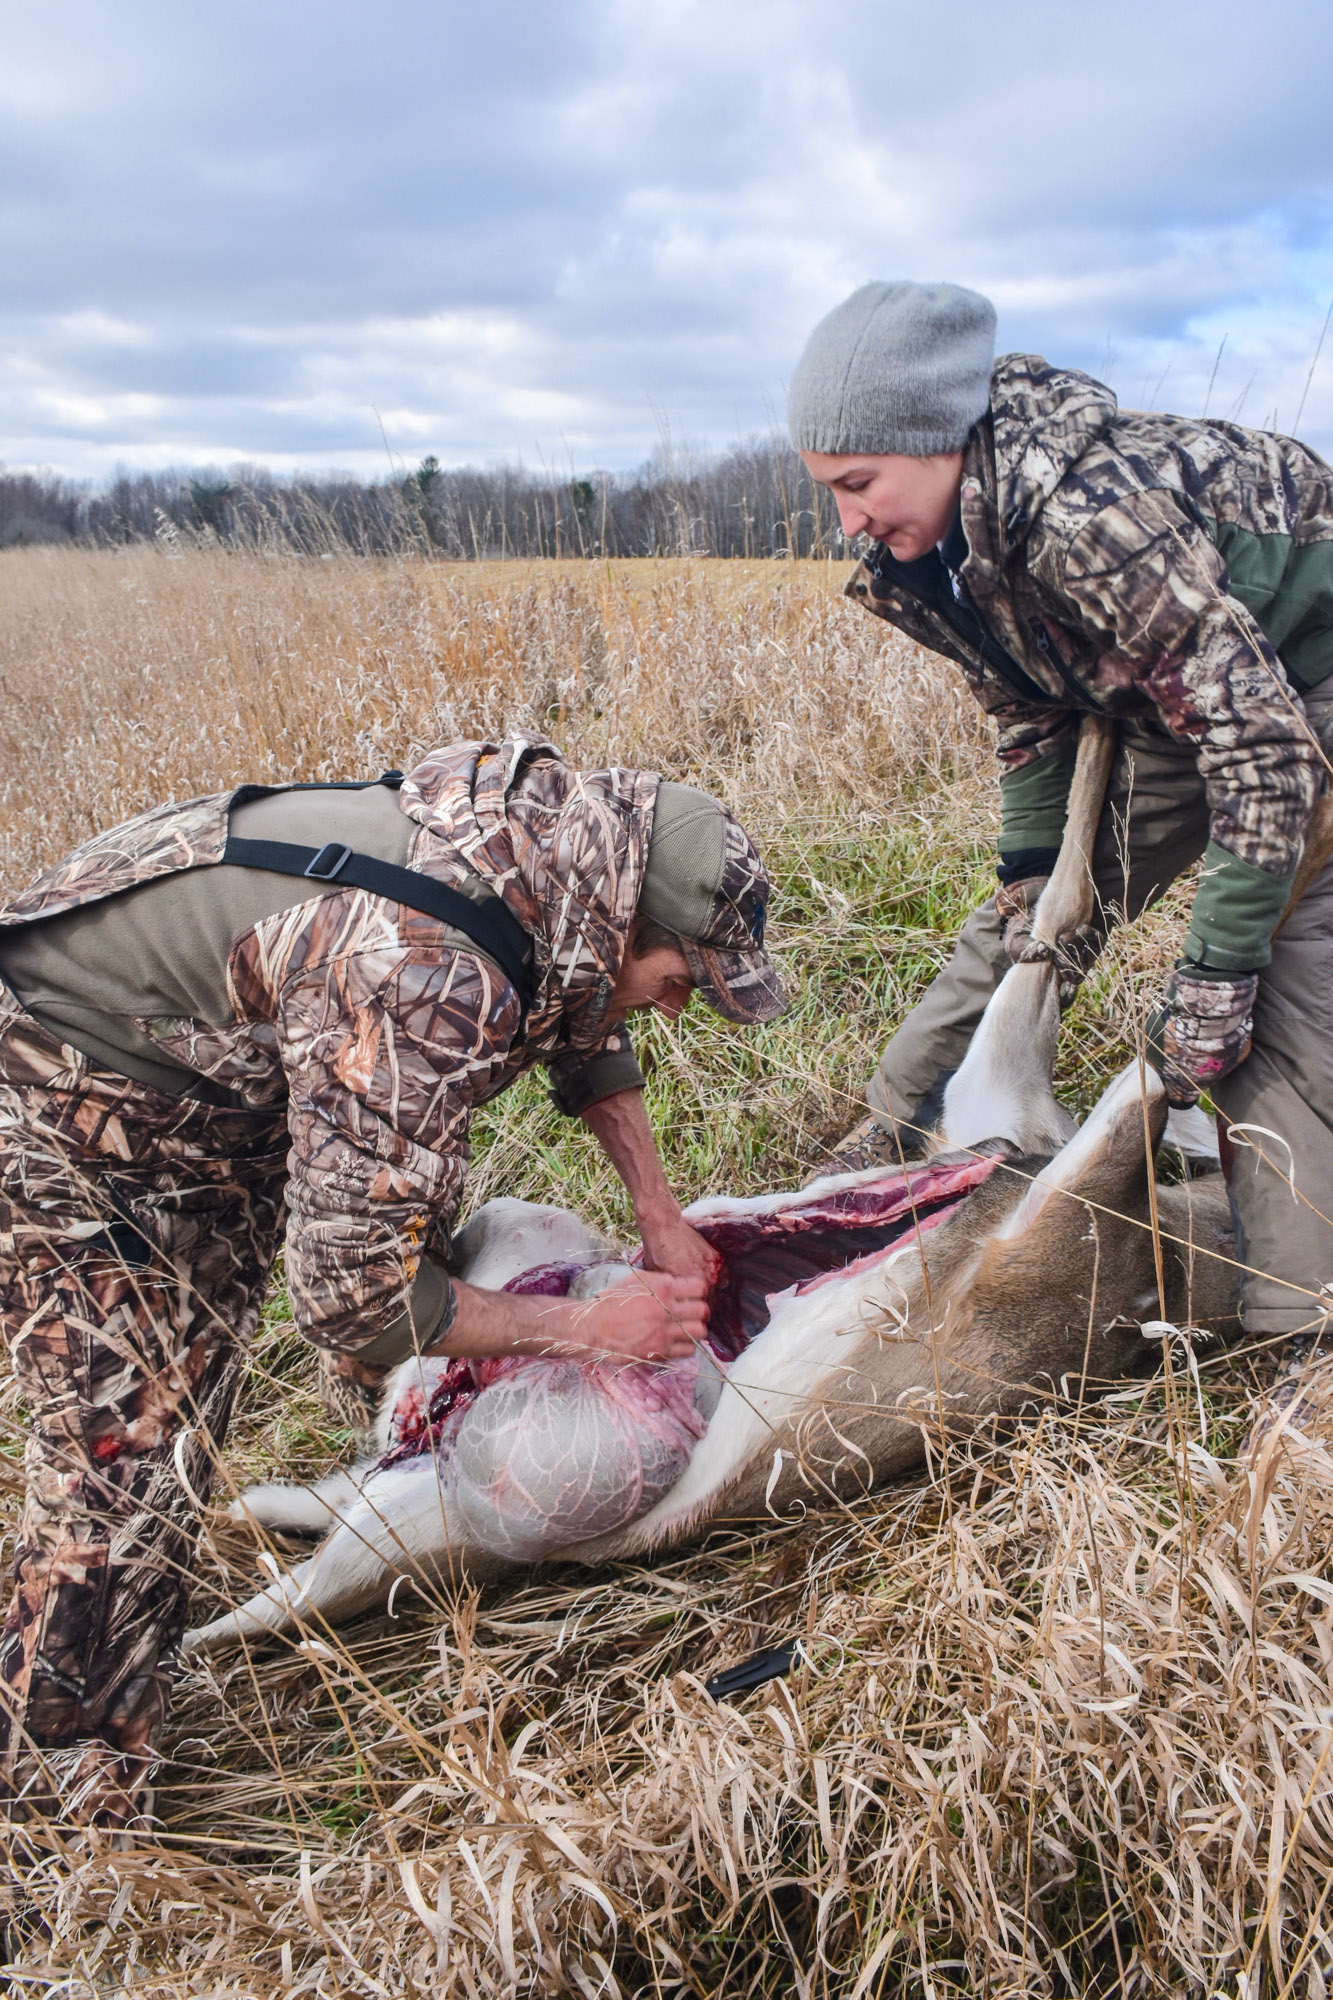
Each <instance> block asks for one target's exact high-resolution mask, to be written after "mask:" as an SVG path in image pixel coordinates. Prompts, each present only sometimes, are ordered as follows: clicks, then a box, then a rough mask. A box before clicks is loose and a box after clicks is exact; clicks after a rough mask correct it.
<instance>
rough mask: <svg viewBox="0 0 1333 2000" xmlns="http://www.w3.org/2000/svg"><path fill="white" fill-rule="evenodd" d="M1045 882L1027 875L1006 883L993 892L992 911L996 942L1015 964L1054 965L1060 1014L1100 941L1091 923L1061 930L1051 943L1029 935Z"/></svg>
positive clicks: (1085, 972)
mask: <svg viewBox="0 0 1333 2000" xmlns="http://www.w3.org/2000/svg"><path fill="white" fill-rule="evenodd" d="M1046 882H1047V877H1046V876H1045V875H1032V876H1029V878H1028V880H1027V881H1025V882H1006V883H1005V884H1004V886H1003V887H1002V888H1001V889H1000V890H999V891H998V892H997V894H996V897H995V910H996V914H997V916H998V917H999V919H1000V942H1001V943H1002V944H1003V946H1004V948H1005V951H1006V952H1007V953H1008V955H1009V957H1010V958H1011V959H1012V960H1013V962H1014V964H1015V965H1042V964H1045V963H1047V962H1050V963H1051V964H1053V965H1054V966H1055V972H1056V987H1057V991H1058V993H1059V997H1060V1012H1061V1013H1062V1014H1063V1013H1064V1011H1065V1009H1066V1008H1067V1007H1068V1006H1070V1005H1071V1003H1072V1001H1073V998H1074V995H1075V994H1076V993H1077V992H1078V989H1079V987H1080V986H1081V985H1082V984H1083V981H1084V979H1085V978H1086V977H1087V972H1088V967H1089V966H1090V965H1091V964H1092V962H1093V960H1094V959H1095V958H1096V956H1097V954H1098V952H1099V951H1100V950H1101V948H1102V940H1101V938H1100V936H1099V935H1098V933H1097V932H1096V931H1095V930H1094V929H1093V927H1092V925H1091V924H1080V925H1079V926H1078V928H1077V930H1072V931H1061V933H1060V935H1059V937H1058V938H1057V939H1056V941H1055V943H1054V944H1047V943H1046V941H1045V940H1044V939H1043V938H1036V937H1033V935H1032V917H1033V913H1034V911H1035V910H1036V907H1037V898H1038V897H1039V896H1040V895H1041V892H1042V890H1043V889H1044V888H1045V887H1046Z"/></svg>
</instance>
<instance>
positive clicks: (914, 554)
mask: <svg viewBox="0 0 1333 2000" xmlns="http://www.w3.org/2000/svg"><path fill="white" fill-rule="evenodd" d="M994 328H995V314H994V311H993V309H992V307H991V305H990V304H989V302H988V301H987V300H985V299H983V298H981V297H979V296H978V294H976V293H974V292H968V291H964V290H962V289H961V288H959V287H957V286H953V285H916V284H907V283H900V284H874V285H866V286H864V287H863V288H862V289H861V290H860V291H858V292H855V293H853V295H852V296H851V297H850V298H849V299H847V300H845V301H844V302H843V304H842V305H841V306H839V307H837V308H836V309H835V310H834V311H833V312H832V313H830V314H829V315H828V317H827V318H826V319H825V320H823V321H822V322H821V323H820V325H819V326H818V327H817V328H816V330H815V332H814V334H813V335H812V337H811V339H810V342H809V343H808V345H807V348H806V350H805V353H804V355H803V356H802V359H801V362H800V364H799V366H798V368H797V370H796V372H795V374H794V376H793V380H792V388H791V398H790V405H789V417H790V428H791V436H792V441H793V443H794V444H795V446H796V447H797V449H798V450H799V451H800V452H801V453H802V456H803V457H804V459H805V461H806V464H807V465H808V466H809V468H810V470H811V472H812V473H813V475H814V477H815V478H816V479H817V480H818V481H820V482H821V483H822V484H824V485H826V486H827V487H828V488H829V489H830V491H831V492H832V493H833V495H834V497H835V499H836V501H837V505H838V510H839V514H840V516H841V519H842V525H843V529H844V532H845V533H846V534H847V535H848V536H849V537H851V536H857V535H862V534H864V535H866V536H868V537H869V538H870V540H871V548H870V552H869V554H868V555H867V556H866V557H865V559H864V560H863V561H862V562H861V563H860V564H859V565H858V567H857V570H856V572H855V574H854V575H853V577H852V579H851V581H850V583H849V584H848V592H849V594H850V595H851V596H852V597H853V598H854V599H855V600H856V601H857V602H859V603H861V604H863V605H864V606H865V607H866V608H867V609H868V610H870V611H872V612H874V613H875V614H876V615H877V616H878V617H881V618H884V619H887V620H888V621H889V622H890V623H891V624H892V625H894V626H896V627H897V628H898V629H899V630H901V631H904V632H906V633H908V634H909V635H910V636H911V637H912V638H913V639H916V640H919V641H920V642H921V643H922V644H923V645H925V646H928V647H929V648H931V650H932V651H934V652H937V653H941V654H943V655H944V656H945V657H946V658H947V659H950V660H952V661H953V662H955V664H956V665H957V666H959V667H960V668H961V669H962V671H963V673H964V675H965V676H966V678H967V680H968V682H969V684H970V686H971V687H972V689H973V691H974V693H975V694H976V696H977V698H978V700H979V701H980V702H981V704H982V706H983V707H984V708H985V709H986V710H987V711H988V712H989V713H990V714H991V715H993V716H994V718H995V721H996V724H997V728H998V745H997V747H998V751H999V758H1000V798H1001V829H1000V837H999V857H998V875H999V881H1000V888H999V892H998V894H997V895H996V896H994V897H992V898H991V899H989V900H988V901H987V902H986V903H985V904H983V905H982V907H981V909H979V910H978V911H976V912H975V913H974V914H973V916H972V917H971V918H970V919H969V920H968V922H967V924H966V925H965V926H964V928H963V931H962V933H961V935H960V937H959V939H958V943H957V947H956V950H955V952H954V955H953V958H952V960H951V961H950V963H949V965H948V966H947V967H946V968H945V970H944V971H943V972H942V973H941V974H940V975H939V977H938V978H937V979H936V980H935V982H934V984H933V985H932V986H931V987H930V989H929V990H928V992H927V993H926V994H925V996H924V997H923V999H922V1000H921V1002H920V1003H919V1005H918V1006H917V1007H916V1008H915V1009H914V1010H913V1012H912V1013H911V1014H909V1016H908V1017H907V1019H906V1020H905V1021H904V1023H903V1024H902V1026H901V1027H900V1028H899V1030H898V1032H897V1033H896V1034H895V1035H894V1037H893V1039H892V1041H891V1042H890V1043H889V1045H888V1047H887V1049H886V1050H885V1053H884V1055H883V1058H882V1059H881V1062H880V1064H879V1067H878V1069H877V1071H876V1073H875V1075H874V1076H873V1078H872V1079H871V1082H870V1085H869V1088H868V1091H867V1101H868V1104H869V1106H870V1110H871V1116H870V1117H869V1118H867V1119H865V1120H863V1121H862V1123H861V1124H860V1125H858V1126H857V1127H856V1128H855V1129H854V1130H853V1131H852V1132H851V1133H849V1134H848V1136H847V1139H846V1140H844V1142H843V1144H842V1146H841V1147H840V1148H839V1149H838V1151H837V1154H836V1155H835V1157H836V1158H838V1159H839V1160H840V1161H841V1162H842V1163H843V1164H846V1165H853V1164H862V1163H865V1162H866V1161H868V1160H871V1159H874V1158H876V1157H880V1156H883V1155H885V1154H889V1153H896V1152H897V1151H900V1150H910V1149H912V1148H913V1147H914V1146H915V1145H916V1144H918V1143H919V1141H920V1138H921V1136H922V1135H923V1134H924V1132H925V1131H926V1130H928V1129H929V1127H930V1126H931V1125H932V1123H933V1122H934V1120H935V1119H936V1118H937V1117H938V1115H939V1111H940V1108H941V1103H942V1097H943V1091H944V1086H945V1084H946V1083H947V1081H948V1079H949V1077H950V1076H951V1075H952V1073H953V1071H954V1070H955V1069H956V1068H957V1066H958V1064H959V1062H960V1061H961V1060H962V1056H963V1054H964V1052H965V1050H966V1048H967V1045H968V1042H969V1040H970V1038H971V1035H972V1033H973V1031H974V1029H975V1027H976V1024H977V1022H978V1020H979V1019H980V1016H981V1013H982V1010H983V1009H984V1007H985V1004H986V1001H987V1000H988V999H989V997H990V995H991V993H992V991H993V990H994V987H995V985H996V984H997V982H998V980H999V979H1000V977H1001V976H1002V974H1003V972H1004V971H1005V969H1006V968H1007V966H1008V965H1009V964H1010V963H1011V962H1013V961H1015V960H1022V959H1024V958H1030V957H1031V956H1033V955H1034V954H1036V953H1039V952H1042V948H1041V947H1039V946H1037V945H1036V944H1035V942H1034V940H1033V938H1032V936H1031V931H1030V926H1029V914H1030V911H1031V908H1032V906H1033V904H1034V903H1035V901H1036V897H1037V895H1038V894H1039V893H1040V890H1041V888H1042V886H1043V883H1044V881H1045V878H1046V876H1047V874H1048V873H1049V871H1050V869H1051V867H1052V865H1053V863H1054V860H1055V855H1056V851H1057V849H1058V847H1059V843H1060V836H1061V832H1062V830H1063V826H1064V818H1065V803H1066V799H1067V796H1068V791H1069V782H1070V776H1071V772H1072V769H1073V759H1074V747H1075V741H1076V737H1077V733H1078V726H1079V721H1080V718H1081V716H1082V715H1083V714H1084V713H1087V712H1089V711H1092V712H1097V713H1101V714H1103V715H1107V716H1111V717H1114V718H1116V721H1117V729H1118V738H1119V749H1118V753H1117V760H1116V765H1115V768H1114V770H1113V774H1112V780H1111V786H1110V791H1109V796H1108V800H1107V806H1106V810H1105V813H1104V815H1103V821H1102V826H1101V831H1100V834H1099V838H1098V843H1097V848H1096V851H1095V853H1094V855H1093V857H1092V864H1093V874H1094V877H1095V881H1096V886H1097V891H1098V898H1099V908H1098V918H1097V922H1096V924H1095V925H1094V926H1093V928H1092V931H1091V933H1090V934H1089V935H1086V936H1081V937H1078V938H1070V939H1067V940H1062V941H1061V950H1060V954H1059V957H1060V962H1061V968H1062V971H1063V973H1064V975H1065V977H1064V980H1063V982H1062V984H1063V989H1064V997H1065V998H1066V999H1067V998H1068V997H1071V996H1072V993H1073V991H1074V990H1075V988H1076V986H1077V983H1078V980H1079V979H1080V977H1081V976H1082V973H1083V972H1084V970H1085V969H1086V966H1087V963H1088V962H1089V960H1090V957H1091V955H1092V954H1093V953H1094V952H1095V951H1096V949H1097V948H1098V946H1099V945H1100V943H1101V942H1102V940H1103V939H1104V937H1105V933H1106V929H1107V927H1108V926H1109V925H1110V924H1111V923H1113V922H1115V921H1117V920H1119V919H1121V918H1123V917H1126V916H1129V917H1133V916H1136V915H1138V913H1139V912H1140V911H1141V910H1143V909H1144V908H1145V907H1147V905H1148V904H1150V903H1151V902H1153V901H1154V900H1155V899H1156V898H1158V897H1160V896H1161V894H1162V893H1163V891H1164V890H1165V889H1166V888H1167V886H1168V885H1169V884H1170V883H1171V882H1172V881H1173V880H1174V878H1175V877H1176V876H1177V875H1179V874H1180V873H1181V872H1182V871H1184V870H1185V869H1187V868H1188V867H1190V866H1191V865H1192V864H1193V863H1195V862H1197V861H1199V860H1200V859H1202V864H1203V866H1202V869H1201V872H1200V877H1199V883H1198V887H1197V890H1196V892H1195V895H1194V900H1193V905H1192V909H1191V913H1190V920H1189V925H1188V929H1187V933H1186V936H1185V941H1184V952H1183V956H1182V957H1181V959H1180V961H1179V963H1178V964H1177V966H1176V968H1175V972H1174V974H1173V976H1172V978H1171V980H1170V982H1169V984H1168V986H1167V990H1166V994H1165V996H1164V1001H1163V1007H1162V1009H1161V1012H1160V1014H1159V1017H1158V1019H1157V1022H1156V1025H1155V1030H1154V1031H1153V1034H1152V1045H1153V1051H1154V1053H1155V1056H1156V1060H1157V1061H1158V1063H1159V1065H1160V1066H1161V1067H1162V1069H1163V1074H1164V1077H1165V1080H1166V1083H1167V1089H1168V1095H1169V1096H1170V1098H1171V1100H1172V1101H1173V1102H1174V1103H1177V1104H1187V1103H1191V1102H1193V1101H1194V1100H1195V1099H1196V1098H1197V1097H1198V1095H1199V1093H1200V1091H1201V1090H1205V1089H1206V1090H1207V1091H1209V1092H1210V1093H1211V1095H1212V1098H1213V1100H1214V1103H1215V1104H1216V1106H1217V1108H1218V1110H1219V1112H1220V1113H1221V1116H1222V1126H1223V1131H1224V1135H1225V1133H1226V1132H1227V1131H1230V1132H1231V1133H1232V1134H1234V1135H1235V1138H1236V1140H1237V1142H1238V1146H1237V1149H1236V1150H1233V1149H1232V1148H1231V1147H1230V1146H1226V1145H1224V1154H1225V1157H1226V1164H1227V1171H1228V1175H1229V1180H1230V1186H1231V1191H1232V1195H1233V1198H1234V1206H1235V1210H1236V1214H1237V1219H1238V1223H1239V1237H1240V1249H1239V1254H1240V1257H1241V1260H1242V1263H1243V1265H1244V1267H1245V1268H1244V1276H1243V1317H1244V1324H1245V1326H1246V1328H1247V1330H1248V1331H1250V1332H1251V1333H1255V1334H1261V1335H1263V1334H1267V1335H1274V1334H1276V1335H1292V1334H1296V1333H1302V1334H1307V1335H1309V1334H1313V1333H1315V1332H1317V1330H1318V1329H1319V1328H1320V1327H1321V1326H1322V1325H1323V1324H1324V1323H1325V1318H1326V1309H1327V1308H1328V1307H1329V1304H1330V1300H1331V1299H1333V1289H1331V1287H1333V1223H1331V1222H1330V1218H1331V1217H1333V865H1328V866H1324V867H1323V868H1322V870H1321V871H1320V872H1318V873H1317V874H1316V876H1315V879H1314V880H1313V882H1312V883H1311V884H1310V886H1309V887H1308V889H1307V890H1306V892H1305V894H1304V896H1303V898H1302V900H1301V902H1300V903H1299V906H1298V907H1297V909H1296V911H1295V912H1294V914H1293V915H1292V917H1291V919H1290V920H1289V921H1288V922H1286V923H1285V924H1283V926H1282V930H1281V935H1280V936H1276V935H1275V931H1276V928H1277V925H1278V922H1279V919H1280V918H1281V916H1282V913H1283V910H1284V907H1285V906H1286V904H1287V902H1288V898H1289V896H1290V894H1291V890H1292V885H1293V881H1294V878H1295V874H1296V869H1297V865H1298V863H1299V861H1300V859H1301V855H1302V849H1303V845H1304V843H1305V839H1306V834H1307V831H1308V829H1309V827H1310V822H1311V814H1312V810H1313V807H1314V805H1315V801H1316V799H1317V797H1318V795H1319V793H1320V791H1321V789H1322V788H1323V787H1324V785H1325V782H1326V778H1327V774H1328V773H1329V771H1330V768H1333V767H1330V763H1329V752H1330V750H1333V678H1331V676H1333V472H1331V471H1330V469H1329V467H1328V466H1327V465H1326V464H1325V463H1324V462H1323V460H1322V459H1320V458H1319V457H1317V456H1316V454H1315V453H1314V452H1312V451H1310V450H1309V449H1307V447H1306V446H1304V445H1302V444H1299V443H1297V442H1296V440H1295V439H1293V438H1287V437H1280V436H1276V435H1274V434H1271V433H1269V432H1261V431H1248V430H1243V429H1241V428H1240V427H1238V426H1237V425H1235V424H1228V423H1221V422H1210V421H1204V420H1199V421H1189V420H1186V419H1183V418H1179V417H1170V416H1156V415H1145V414H1143V413H1142V412H1138V411H1121V410H1119V409H1118V408H1117V405H1116V399H1115V397H1114V396H1113V395H1112V393H1111V392H1110V390H1109V389H1106V388H1105V387H1103V385H1102V384H1101V383H1099V382H1095V381H1093V380H1091V379H1090V378H1089V377H1088V376H1086V375H1081V374H1079V373H1077V372H1076V371H1075V370H1072V369H1060V368H1053V367H1051V366H1050V365H1049V364H1048V363H1047V362H1045V361H1043V360H1041V359H1040V358H1039V357H1037V356H1034V355H1027V354H1008V355H1004V356H1002V357H1001V358H1000V359H999V360H998V361H995V362H992V353H993V340H994ZM1241 1127H1245V1128H1248V1129H1247V1131H1246V1132H1241V1130H1240V1128H1241ZM1242 1146H1243V1150H1241V1149H1240V1147H1242Z"/></svg>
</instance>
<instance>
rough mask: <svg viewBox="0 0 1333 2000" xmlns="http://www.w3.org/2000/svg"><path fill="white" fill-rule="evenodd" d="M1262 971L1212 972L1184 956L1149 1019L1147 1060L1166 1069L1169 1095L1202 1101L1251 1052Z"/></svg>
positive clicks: (1180, 1103) (1172, 1100) (1178, 1101)
mask: <svg viewBox="0 0 1333 2000" xmlns="http://www.w3.org/2000/svg"><path fill="white" fill-rule="evenodd" d="M1258 986H1259V979H1258V974H1257V973H1253V972H1230V973H1210V972H1204V971H1202V970H1201V969H1200V968H1199V967H1198V966H1197V965H1190V964H1189V963H1188V962H1187V961H1183V960H1182V962H1181V963H1180V964H1179V965H1178V966H1177V967H1176V969H1175V971H1174V973H1173V974H1172V975H1171V979H1170V983H1169V984H1168V986H1167V989H1166V994H1165V996H1164V999H1163V1004H1162V1006H1161V1007H1160V1008H1159V1009H1158V1011H1157V1012H1156V1013H1155V1014H1154V1015H1153V1017H1152V1019H1151V1020H1150V1021H1149V1023H1148V1036H1147V1040H1148V1060H1149V1062H1150V1063H1152V1065H1153V1067H1154V1068H1155V1069H1157V1070H1159V1071H1160V1072H1161V1077H1162V1081H1163V1083H1164V1084H1165V1085H1166V1101H1167V1103H1168V1104H1174V1105H1175V1106H1177V1107H1178V1108H1181V1107H1184V1106H1186V1105H1190V1104H1197V1103H1198V1101H1199V1093H1200V1091H1203V1090H1211V1089H1212V1086H1213V1085H1214V1084H1215V1083H1220V1082H1221V1080H1222V1078H1223V1077H1224V1076H1230V1074H1231V1072H1232V1070H1233V1069H1235V1068H1236V1067H1237V1066H1238V1065H1239V1064H1240V1063H1243V1062H1244V1060H1245V1058H1246V1056H1247V1055H1248V1054H1249V1053H1250V1034H1251V1031H1252V1029H1253V1026H1254V1020H1253V1016H1254V996H1255V993H1256V992H1257V991H1258Z"/></svg>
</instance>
